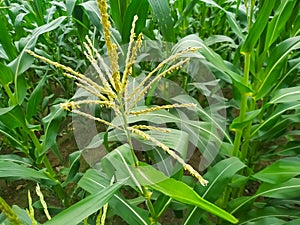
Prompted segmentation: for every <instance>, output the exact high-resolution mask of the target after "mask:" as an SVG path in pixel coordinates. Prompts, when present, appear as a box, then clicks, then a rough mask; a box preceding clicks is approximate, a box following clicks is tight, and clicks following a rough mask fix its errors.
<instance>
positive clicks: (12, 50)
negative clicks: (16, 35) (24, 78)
mask: <svg viewBox="0 0 300 225" xmlns="http://www.w3.org/2000/svg"><path fill="white" fill-rule="evenodd" d="M0 20H1V23H0V30H1V35H0V43H1V44H2V48H3V49H4V51H5V54H6V56H7V57H8V60H13V59H14V58H15V57H17V49H16V46H15V45H14V43H13V39H12V35H11V34H10V33H9V29H8V28H7V23H8V21H7V18H6V17H5V13H3V14H2V13H1V15H0Z"/></svg>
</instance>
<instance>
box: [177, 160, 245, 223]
mask: <svg viewBox="0 0 300 225" xmlns="http://www.w3.org/2000/svg"><path fill="white" fill-rule="evenodd" d="M243 167H245V164H243V163H242V162H241V161H240V160H239V159H238V158H235V157H232V158H229V159H225V160H222V161H220V162H218V163H217V164H216V165H215V166H214V167H212V168H210V169H209V170H208V171H207V173H206V174H205V175H204V176H203V177H204V178H205V179H206V180H208V181H210V182H209V183H208V185H207V187H206V188H203V187H202V186H200V184H197V186H196V188H195V190H196V191H197V192H198V193H199V195H200V196H202V198H205V199H206V200H208V201H210V202H215V201H216V200H217V199H218V198H219V197H220V196H221V195H222V194H223V190H224V189H225V187H226V185H227V184H228V182H230V178H232V177H233V175H234V174H236V173H237V172H238V171H239V170H241V169H242V168H243ZM199 213H200V212H199V209H197V207H194V208H193V209H192V210H190V212H189V213H188V215H187V216H186V218H185V220H184V222H183V223H182V224H183V225H188V224H193V223H192V220H194V219H195V217H197V214H199ZM199 219H200V218H199V217H198V221H199ZM197 224H198V222H197Z"/></svg>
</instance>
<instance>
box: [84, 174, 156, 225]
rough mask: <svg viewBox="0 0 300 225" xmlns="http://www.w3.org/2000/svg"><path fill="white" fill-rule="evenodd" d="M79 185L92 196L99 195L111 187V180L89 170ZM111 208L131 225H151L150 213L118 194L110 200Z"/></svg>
mask: <svg viewBox="0 0 300 225" xmlns="http://www.w3.org/2000/svg"><path fill="white" fill-rule="evenodd" d="M78 185H79V186H80V187H81V188H83V189H84V190H86V191H88V192H89V193H91V194H94V193H97V192H98V191H99V190H102V189H103V188H105V187H108V186H109V180H108V179H107V178H105V177H104V175H102V174H101V173H98V172H97V171H96V170H93V169H90V170H88V171H87V172H86V173H85V174H84V175H83V177H82V178H81V179H80V181H79V183H78ZM108 204H109V207H110V208H112V209H113V210H114V212H115V213H116V214H118V215H119V216H120V217H122V218H123V219H124V220H125V221H126V222H127V223H128V224H130V225H149V224H151V223H150V221H149V219H148V212H147V211H146V210H144V209H141V208H139V207H137V206H135V205H132V204H130V203H129V202H128V201H127V200H126V199H125V198H124V197H122V195H121V194H120V193H119V192H117V193H115V194H114V195H113V197H112V198H111V199H110V200H109V203H108Z"/></svg>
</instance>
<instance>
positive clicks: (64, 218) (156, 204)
mask: <svg viewBox="0 0 300 225" xmlns="http://www.w3.org/2000/svg"><path fill="white" fill-rule="evenodd" d="M98 7H99V10H100V14H101V18H102V19H101V23H102V26H103V33H104V39H105V43H106V48H107V52H108V60H109V64H106V63H105V60H104V59H103V58H102V56H101V55H100V54H99V53H98V51H97V50H96V49H95V48H94V46H93V44H92V41H91V40H90V39H89V38H88V37H87V38H86V40H87V43H85V44H84V46H85V52H84V54H85V55H86V57H87V59H88V60H89V61H90V63H91V65H92V67H93V68H94V70H95V71H96V72H97V77H98V78H99V80H100V82H99V83H98V82H96V81H94V80H93V79H91V78H88V77H87V76H85V75H84V74H81V73H79V72H76V71H74V70H73V69H71V68H70V67H67V66H64V65H62V64H60V63H57V62H54V61H51V60H49V59H47V58H45V57H42V56H40V55H38V54H36V53H34V52H32V51H30V50H28V51H27V53H29V54H30V55H32V56H34V57H36V58H37V59H40V60H42V61H44V62H45V63H47V64H50V65H53V66H55V67H56V68H59V69H62V70H64V71H65V73H64V75H65V76H66V77H67V78H72V79H74V80H75V81H77V85H78V87H80V88H81V89H82V90H84V91H85V92H87V93H89V94H90V95H92V96H93V99H79V100H71V101H68V102H66V103H62V104H61V108H62V109H65V110H67V111H71V112H72V114H73V115H79V116H82V117H85V118H88V119H91V120H93V121H96V122H99V123H101V124H103V125H105V126H106V128H107V131H106V137H105V138H104V139H102V140H100V141H102V142H106V145H107V143H108V142H109V141H113V139H111V140H110V139H109V138H110V137H111V135H113V134H114V135H117V136H118V137H119V138H120V137H124V140H125V143H123V144H121V145H120V144H119V146H118V147H115V148H113V149H110V152H108V154H107V155H106V156H105V157H104V158H103V159H102V160H101V162H100V168H101V170H100V171H99V170H96V169H90V170H88V171H87V172H86V173H85V175H84V176H83V178H82V179H81V180H80V182H79V186H80V187H82V188H83V189H84V190H86V191H87V192H89V193H91V195H89V196H88V197H86V198H84V199H83V200H81V201H79V202H78V203H76V204H75V205H73V206H71V207H69V208H67V209H66V210H64V211H62V212H61V213H59V214H58V215H57V216H54V217H53V218H52V219H51V220H49V221H48V222H46V223H45V224H46V225H51V224H63V223H70V224H76V223H79V222H80V221H83V220H84V221H85V223H87V220H86V219H85V218H86V217H88V216H89V215H91V214H93V213H95V212H96V211H98V210H99V209H100V208H101V207H103V210H102V212H103V215H102V218H103V219H101V222H102V223H104V220H105V214H106V210H107V207H108V208H112V209H113V210H114V211H115V212H117V213H118V215H119V216H121V217H122V218H123V219H124V220H125V221H126V222H128V223H129V224H159V222H158V220H159V218H160V217H161V216H162V214H163V212H164V211H165V210H166V209H167V208H168V206H169V204H170V203H171V202H172V201H173V200H175V201H177V202H181V203H182V204H186V205H193V206H195V207H197V208H201V209H202V210H204V211H207V212H210V213H212V214H214V215H216V216H218V217H220V218H223V219H225V220H227V221H229V222H231V223H237V220H236V219H235V218H234V217H233V216H232V215H230V214H229V213H227V212H226V211H224V210H222V209H221V208H219V207H217V206H216V205H214V204H212V203H211V202H209V201H206V200H204V199H203V198H201V197H200V196H199V195H198V194H197V193H196V192H195V191H194V190H193V189H192V188H191V187H189V186H188V185H187V184H185V183H184V182H183V181H181V177H182V174H181V173H176V174H175V175H174V178H170V177H168V176H166V175H165V174H164V173H162V172H160V171H159V170H157V169H155V167H153V166H151V165H150V164H148V163H147V160H146V161H143V160H141V159H139V158H138V155H137V152H136V151H135V150H136V149H135V144H134V142H135V141H136V140H138V141H139V142H141V143H147V144H148V145H149V143H150V144H151V145H154V146H155V149H156V150H157V151H161V153H163V154H167V155H168V156H170V157H172V158H173V159H174V160H175V162H177V166H178V165H180V166H181V167H182V168H183V170H185V171H186V172H187V173H189V174H190V175H192V176H193V177H195V178H196V179H197V180H198V181H199V183H200V184H201V185H202V188H203V189H205V186H206V185H207V184H208V181H207V180H205V179H204V178H203V177H202V176H201V175H200V174H199V173H198V172H197V171H196V170H195V169H194V168H193V167H192V166H191V165H189V164H187V163H186V162H185V160H184V158H183V157H182V156H181V155H180V154H179V153H178V152H176V151H174V150H173V149H172V147H170V143H164V142H163V141H162V140H160V138H159V135H160V136H161V135H168V136H167V137H172V135H176V132H175V131H176V129H170V128H161V127H156V126H151V125H149V124H147V123H145V122H143V121H145V120H144V118H143V116H149V115H150V117H151V113H155V112H160V113H157V115H158V117H159V116H160V115H161V116H163V115H169V116H170V115H171V114H169V113H168V112H167V111H166V109H168V110H170V109H175V108H178V109H179V108H186V109H193V108H195V107H196V104H194V103H190V102H185V103H180V104H179V103H174V104H165V105H159V106H149V107H145V106H143V107H138V106H137V103H139V102H140V100H141V99H142V98H145V95H146V93H147V92H148V91H149V90H150V89H151V88H152V87H153V86H154V85H155V84H156V83H157V82H159V81H160V80H161V79H162V78H163V77H164V76H166V74H169V73H172V72H174V71H175V70H179V69H180V68H181V67H182V66H183V65H184V64H186V63H187V62H188V61H189V58H188V57H186V55H187V54H190V53H193V52H195V51H197V50H198V48H187V49H185V50H182V51H180V52H179V53H177V54H174V55H172V56H170V57H169V58H167V59H165V60H164V61H162V62H161V63H159V64H158V66H157V67H156V68H155V69H154V70H152V71H150V72H149V73H148V75H147V76H145V78H144V79H143V80H142V81H141V82H140V83H139V84H138V85H137V86H135V87H134V88H133V90H131V89H130V88H129V81H130V79H131V78H130V77H131V75H132V73H133V66H134V63H135V60H136V57H137V54H138V51H139V49H140V48H141V45H142V35H141V34H139V35H138V37H137V39H136V40H135V37H136V34H135V24H136V21H137V19H138V18H137V17H136V16H135V17H134V19H133V23H132V28H131V34H130V42H129V45H128V51H127V55H126V60H125V62H126V63H125V68H124V71H122V72H121V71H120V66H119V59H118V58H119V53H118V49H117V45H116V44H115V43H113V42H112V40H111V31H110V29H111V25H110V22H109V16H108V13H107V3H106V1H105V0H99V1H98ZM98 63H99V64H98ZM168 65H170V66H168ZM84 105H92V106H93V105H94V106H97V107H100V108H107V109H110V110H111V111H112V112H114V117H115V118H114V119H112V120H111V121H108V120H106V119H103V118H100V117H97V116H96V115H93V114H89V113H86V112H84V111H83V110H81V109H82V107H83V106H84ZM166 113H167V114H166ZM152 115H153V114H152ZM172 117H173V118H175V117H174V116H172ZM177 120H178V119H177ZM148 131H151V132H154V133H156V134H158V135H156V136H153V135H151V132H148ZM174 132H175V133H174ZM172 133H174V134H172ZM178 133H180V131H179V132H177V134H178ZM175 138H176V136H175ZM105 139H106V140H105ZM173 139H174V137H173ZM119 140H120V139H119ZM171 145H172V144H171ZM108 148H109V146H108ZM176 178H177V179H176ZM115 179H116V180H117V182H116V183H115V184H112V182H110V181H109V180H111V181H113V180H115ZM210 182H213V180H211V181H210ZM124 184H126V185H129V186H131V187H132V188H133V190H135V191H136V192H137V193H138V195H139V196H140V197H139V198H138V200H137V202H136V203H133V202H130V201H129V200H127V199H125V197H123V196H122V195H121V194H120V192H119V191H118V190H119V189H120V187H121V186H122V185H124ZM104 196H105V197H104ZM99 199H101V201H100V202H97V204H95V203H96V200H97V201H99ZM141 199H142V201H141ZM143 202H144V204H145V205H146V207H147V209H148V210H147V211H146V210H145V209H142V208H139V207H137V204H140V203H143ZM79 211H80V213H77V212H79ZM82 212H83V213H82ZM98 218H99V217H98ZM97 221H99V219H97Z"/></svg>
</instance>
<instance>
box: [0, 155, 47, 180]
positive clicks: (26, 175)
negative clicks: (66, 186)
mask: <svg viewBox="0 0 300 225" xmlns="http://www.w3.org/2000/svg"><path fill="white" fill-rule="evenodd" d="M0 177H2V178H7V177H14V178H20V179H30V180H37V179H43V180H47V181H50V182H53V181H51V180H50V179H49V178H48V177H47V176H46V174H44V172H42V171H36V170H34V169H31V168H28V167H25V166H21V165H19V164H17V163H14V162H12V161H6V160H5V161H0Z"/></svg>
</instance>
